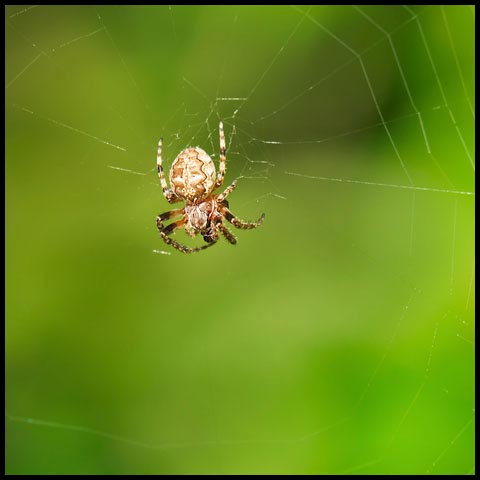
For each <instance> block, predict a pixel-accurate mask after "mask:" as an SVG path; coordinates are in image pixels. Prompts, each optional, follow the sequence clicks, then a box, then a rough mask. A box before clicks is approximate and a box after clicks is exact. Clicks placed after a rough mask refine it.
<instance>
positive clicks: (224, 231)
mask: <svg viewBox="0 0 480 480" xmlns="http://www.w3.org/2000/svg"><path fill="white" fill-rule="evenodd" d="M217 228H218V229H219V230H220V232H221V233H222V234H223V236H224V237H225V238H226V239H227V240H228V242H229V243H231V244H232V245H235V244H236V243H237V238H236V237H235V235H234V234H233V233H232V232H231V231H230V230H229V229H228V228H227V227H226V226H225V225H223V223H221V222H220V223H218V224H217Z"/></svg>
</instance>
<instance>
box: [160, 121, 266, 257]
mask: <svg viewBox="0 0 480 480" xmlns="http://www.w3.org/2000/svg"><path fill="white" fill-rule="evenodd" d="M219 133H220V168H219V172H218V176H217V175H216V171H215V165H214V163H213V160H212V159H211V158H210V157H209V156H208V154H207V153H206V152H205V151H204V150H202V149H201V148H199V147H189V148H186V149H185V150H183V151H182V152H180V153H179V154H178V156H177V158H176V159H175V160H174V162H173V164H172V167H171V169H170V185H171V188H168V185H167V181H166V180H165V174H164V173H163V166H162V139H160V141H159V142H158V153H157V171H158V177H159V178H160V185H161V186H162V191H163V195H164V197H165V198H166V199H167V202H168V203H177V202H181V201H182V200H183V201H184V202H185V206H184V207H183V208H180V209H177V210H170V211H169V212H165V213H162V214H161V215H158V216H157V228H158V230H159V232H160V235H161V236H162V238H163V240H164V242H165V243H167V244H168V245H171V246H172V247H174V248H176V249H177V250H180V251H181V252H182V253H194V252H199V251H200V250H204V249H205V248H208V247H211V246H212V245H214V244H215V243H216V242H217V240H218V237H219V234H220V233H221V234H222V235H223V236H224V237H225V238H226V239H227V240H228V241H229V242H230V243H231V244H232V245H234V244H236V243H237V239H236V238H235V236H234V235H233V234H232V233H231V232H230V231H229V230H228V228H227V227H226V226H225V225H224V224H223V223H224V220H225V219H227V220H228V221H229V222H230V223H231V224H232V225H233V226H234V227H237V228H256V227H258V226H259V225H261V224H262V223H263V220H264V218H265V214H264V213H262V216H261V217H260V218H259V219H258V220H257V221H256V222H244V221H243V220H240V219H239V218H237V217H236V216H235V215H234V214H233V213H232V212H231V211H230V210H229V209H228V202H227V200H226V198H227V196H228V195H229V194H230V193H232V191H233V190H234V189H235V187H236V185H237V181H236V180H235V181H233V182H232V184H231V185H229V186H228V187H227V188H226V189H225V190H224V191H223V192H222V193H220V194H217V195H215V194H214V193H213V192H214V190H216V189H217V188H218V187H220V186H221V185H222V183H223V177H224V176H225V170H226V163H227V159H226V157H225V135H224V133H223V123H222V122H220V125H219ZM174 217H181V218H180V220H177V221H175V222H172V223H170V225H167V226H164V225H163V222H164V221H166V220H170V219H172V218H174ZM182 227H183V228H184V229H185V232H186V233H187V234H188V235H189V236H190V237H195V236H196V235H198V234H199V233H200V234H201V235H202V236H203V239H204V240H205V242H207V245H203V246H201V247H194V248H191V247H187V246H186V245H182V244H180V243H178V242H176V241H175V240H174V239H173V238H171V237H170V236H169V235H170V234H172V233H173V232H174V231H175V230H176V229H177V228H182Z"/></svg>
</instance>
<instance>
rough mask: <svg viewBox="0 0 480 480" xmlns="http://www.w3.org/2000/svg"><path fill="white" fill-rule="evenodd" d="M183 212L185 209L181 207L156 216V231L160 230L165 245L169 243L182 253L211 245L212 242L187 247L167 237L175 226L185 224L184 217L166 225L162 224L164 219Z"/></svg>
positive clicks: (203, 248)
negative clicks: (200, 245)
mask: <svg viewBox="0 0 480 480" xmlns="http://www.w3.org/2000/svg"><path fill="white" fill-rule="evenodd" d="M184 213H185V211H184V210H183V208H182V209H179V210H171V211H170V212H165V213H162V214H161V215H158V216H157V228H158V231H159V232H160V235H161V237H162V239H163V241H164V242H165V243H166V244H167V245H171V246H172V247H173V248H176V249H177V250H179V251H180V252H182V253H195V252H199V251H200V250H205V248H208V247H210V246H211V245H213V243H211V244H208V245H204V246H202V247H194V248H191V247H187V246H186V245H182V244H181V243H178V242H177V241H175V240H174V239H173V238H170V237H169V235H171V234H172V233H173V232H174V231H175V230H176V229H177V228H182V227H184V226H185V218H182V219H180V220H177V221H176V222H173V223H171V224H170V225H167V226H166V227H165V226H164V225H163V222H164V221H165V220H169V219H171V218H172V217H176V216H178V215H183V214H184Z"/></svg>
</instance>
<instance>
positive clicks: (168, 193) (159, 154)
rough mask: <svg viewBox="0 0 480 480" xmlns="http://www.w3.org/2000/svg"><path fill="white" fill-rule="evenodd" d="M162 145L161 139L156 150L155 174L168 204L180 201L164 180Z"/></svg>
mask: <svg viewBox="0 0 480 480" xmlns="http://www.w3.org/2000/svg"><path fill="white" fill-rule="evenodd" d="M162 143H163V138H161V139H160V140H159V141H158V150H157V172H158V178H159V179H160V185H161V186H162V192H163V196H164V197H165V198H166V199H167V202H168V203H175V202H178V201H180V199H179V198H178V197H177V196H176V195H175V193H173V190H171V189H170V188H168V185H167V181H166V180H165V174H164V173H163V166H162Z"/></svg>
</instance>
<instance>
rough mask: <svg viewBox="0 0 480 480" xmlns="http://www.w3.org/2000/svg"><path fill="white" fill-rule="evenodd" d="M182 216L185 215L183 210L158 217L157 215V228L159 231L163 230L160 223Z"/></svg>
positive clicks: (172, 211) (171, 211)
mask: <svg viewBox="0 0 480 480" xmlns="http://www.w3.org/2000/svg"><path fill="white" fill-rule="evenodd" d="M184 214H185V209H183V208H179V209H178V210H170V211H168V212H165V213H161V214H160V215H157V227H158V228H160V229H161V228H163V224H162V222H164V221H165V220H170V219H171V218H173V217H178V216H179V215H184Z"/></svg>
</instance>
